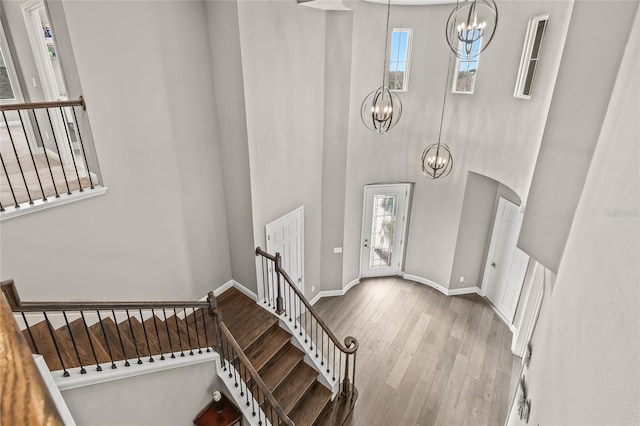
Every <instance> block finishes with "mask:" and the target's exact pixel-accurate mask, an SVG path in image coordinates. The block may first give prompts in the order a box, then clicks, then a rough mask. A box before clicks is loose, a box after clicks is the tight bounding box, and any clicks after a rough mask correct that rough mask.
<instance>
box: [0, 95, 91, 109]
mask: <svg viewBox="0 0 640 426" xmlns="http://www.w3.org/2000/svg"><path fill="white" fill-rule="evenodd" d="M74 106H81V107H82V109H85V110H86V109H87V104H86V103H85V102H84V98H83V97H82V96H80V99H72V100H68V101H50V102H25V103H21V104H6V105H0V111H18V110H24V109H43V108H59V107H74Z"/></svg>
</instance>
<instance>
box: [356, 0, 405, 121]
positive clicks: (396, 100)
mask: <svg viewBox="0 0 640 426" xmlns="http://www.w3.org/2000/svg"><path fill="white" fill-rule="evenodd" d="M390 12H391V0H388V2H387V27H386V31H385V34H384V37H385V45H384V64H383V69H382V86H380V87H378V88H377V89H376V90H374V91H373V92H371V93H369V94H368V95H367V97H366V98H364V101H363V102H362V107H361V108H360V118H362V122H363V123H364V125H365V126H367V128H368V129H369V130H372V131H374V132H376V133H378V134H383V133H387V132H388V131H389V130H391V128H392V127H393V126H395V125H396V124H398V121H399V120H400V116H401V115H402V103H401V102H400V97H399V96H398V95H397V94H396V93H395V92H392V91H391V90H389V88H388V87H387V86H385V81H386V80H387V53H388V50H389V15H390Z"/></svg>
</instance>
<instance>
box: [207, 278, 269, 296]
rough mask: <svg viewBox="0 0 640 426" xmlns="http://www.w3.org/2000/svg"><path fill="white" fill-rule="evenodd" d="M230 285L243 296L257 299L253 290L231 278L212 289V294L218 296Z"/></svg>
mask: <svg viewBox="0 0 640 426" xmlns="http://www.w3.org/2000/svg"><path fill="white" fill-rule="evenodd" d="M231 287H234V288H235V289H236V290H238V291H240V292H241V293H243V294H244V295H245V296H247V297H249V298H251V299H253V300H254V301H257V300H258V295H256V294H255V293H254V292H252V291H251V290H249V289H248V288H246V287H245V286H243V285H242V284H240V283H239V282H238V281H236V280H233V279H231V280H229V281H227V282H226V283H224V284H222V285H221V286H220V287H218V288H217V289H215V290H214V291H213V295H214V296H216V297H218V296H220V295H221V294H222V293H224V292H225V291H227V290H229V289H230V288H231ZM200 300H207V296H205V297H204V298H202V299H200Z"/></svg>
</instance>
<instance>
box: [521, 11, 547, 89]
mask: <svg viewBox="0 0 640 426" xmlns="http://www.w3.org/2000/svg"><path fill="white" fill-rule="evenodd" d="M548 21H549V15H542V16H536V17H534V18H531V19H529V26H528V27H527V35H526V37H525V39H524V47H523V48H522V58H521V59H520V69H519V70H518V79H517V80H516V89H515V92H514V94H513V96H514V97H516V98H522V99H531V91H532V89H533V82H534V80H535V76H536V71H537V70H538V62H539V61H540V51H541V50H542V41H543V39H544V33H545V30H546V28H547V22H548Z"/></svg>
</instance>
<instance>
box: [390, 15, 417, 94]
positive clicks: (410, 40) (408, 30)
mask: <svg viewBox="0 0 640 426" xmlns="http://www.w3.org/2000/svg"><path fill="white" fill-rule="evenodd" d="M396 31H398V32H406V33H407V34H408V35H407V58H406V60H405V61H404V77H403V79H402V89H392V88H391V64H392V63H393V62H400V61H394V60H393V58H392V55H391V52H393V33H395V32H396ZM412 45H413V28H408V27H405V28H393V29H392V30H391V49H389V51H390V52H389V61H388V63H387V73H388V75H389V78H388V80H389V81H388V82H387V84H388V87H389V90H391V91H392V92H407V91H408V90H409V68H410V66H411V49H412Z"/></svg>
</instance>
